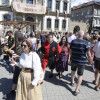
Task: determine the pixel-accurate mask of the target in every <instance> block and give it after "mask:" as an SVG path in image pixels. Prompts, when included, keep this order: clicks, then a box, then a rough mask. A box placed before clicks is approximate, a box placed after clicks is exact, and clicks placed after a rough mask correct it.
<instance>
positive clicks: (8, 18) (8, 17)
mask: <svg viewBox="0 0 100 100" xmlns="http://www.w3.org/2000/svg"><path fill="white" fill-rule="evenodd" d="M3 19H4V21H9V20H11V16H10V15H4V16H3Z"/></svg>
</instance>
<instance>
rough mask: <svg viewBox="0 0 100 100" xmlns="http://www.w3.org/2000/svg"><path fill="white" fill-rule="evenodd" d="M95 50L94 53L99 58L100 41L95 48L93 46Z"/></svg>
mask: <svg viewBox="0 0 100 100" xmlns="http://www.w3.org/2000/svg"><path fill="white" fill-rule="evenodd" d="M93 51H94V53H95V56H96V57H97V58H100V41H98V42H97V43H96V44H95V46H94V48H93Z"/></svg>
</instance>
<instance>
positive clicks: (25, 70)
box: [22, 68, 33, 73]
mask: <svg viewBox="0 0 100 100" xmlns="http://www.w3.org/2000/svg"><path fill="white" fill-rule="evenodd" d="M22 70H23V72H25V73H32V72H33V69H31V68H22Z"/></svg>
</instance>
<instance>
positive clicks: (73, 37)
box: [67, 31, 76, 44]
mask: <svg viewBox="0 0 100 100" xmlns="http://www.w3.org/2000/svg"><path fill="white" fill-rule="evenodd" d="M74 39H76V36H75V35H74V34H73V32H72V31H70V32H69V35H68V38H67V40H68V43H69V44H70V43H71V42H72V40H74Z"/></svg>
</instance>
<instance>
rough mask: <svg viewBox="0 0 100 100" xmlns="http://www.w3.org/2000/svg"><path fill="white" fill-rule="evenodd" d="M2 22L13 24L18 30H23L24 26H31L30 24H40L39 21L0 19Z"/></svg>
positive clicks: (2, 23) (0, 22)
mask: <svg viewBox="0 0 100 100" xmlns="http://www.w3.org/2000/svg"><path fill="white" fill-rule="evenodd" d="M0 24H1V25H10V26H12V25H13V27H14V28H16V29H18V30H21V29H23V28H24V27H26V26H29V25H39V23H36V22H30V21H0Z"/></svg>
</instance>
